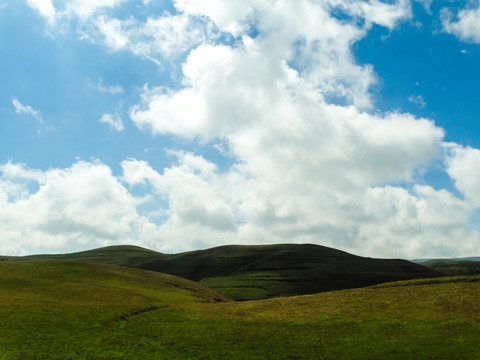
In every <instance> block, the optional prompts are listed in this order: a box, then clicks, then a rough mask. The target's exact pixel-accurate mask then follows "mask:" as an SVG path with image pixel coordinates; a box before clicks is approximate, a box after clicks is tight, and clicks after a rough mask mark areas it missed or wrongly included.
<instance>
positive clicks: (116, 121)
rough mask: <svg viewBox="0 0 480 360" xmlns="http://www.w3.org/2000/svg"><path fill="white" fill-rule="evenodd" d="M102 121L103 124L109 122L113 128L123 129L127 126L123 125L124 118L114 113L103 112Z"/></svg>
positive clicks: (116, 129)
mask: <svg viewBox="0 0 480 360" xmlns="http://www.w3.org/2000/svg"><path fill="white" fill-rule="evenodd" d="M100 122H101V123H103V124H108V125H109V126H110V128H111V129H112V130H115V131H123V130H125V127H124V126H123V121H122V118H121V117H120V116H118V115H112V114H103V116H102V118H101V119H100Z"/></svg>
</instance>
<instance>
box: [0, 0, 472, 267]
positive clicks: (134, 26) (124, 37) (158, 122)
mask: <svg viewBox="0 0 480 360" xmlns="http://www.w3.org/2000/svg"><path fill="white" fill-rule="evenodd" d="M80 3H82V4H80ZM121 3H122V2H121V1H103V2H98V1H97V2H95V3H94V2H75V1H73V2H71V3H69V5H66V7H65V9H64V10H63V11H64V13H65V14H75V16H77V17H78V18H79V19H80V20H81V21H82V22H83V25H82V27H81V29H82V31H81V33H82V36H83V38H84V39H89V40H90V41H93V42H95V43H100V44H103V46H105V47H106V48H107V49H108V50H109V51H130V52H132V53H133V54H135V55H137V56H140V57H144V58H149V59H152V60H154V61H155V62H156V63H158V64H161V63H162V62H164V61H168V60H169V59H170V60H171V59H176V58H181V59H182V60H180V61H181V64H180V67H181V76H182V77H181V79H180V80H179V81H178V83H177V84H175V85H176V86H172V87H168V86H162V87H158V86H149V85H147V84H142V85H144V87H143V89H144V90H143V92H142V95H141V99H140V101H139V103H138V104H137V105H135V106H133V107H132V108H131V109H130V117H131V121H132V122H133V123H134V124H135V125H136V126H137V127H138V128H139V129H142V130H143V131H146V132H150V133H152V134H157V135H160V134H161V135H168V136H172V137H175V138H180V139H183V140H184V141H186V142H187V143H195V144H199V145H200V146H204V147H206V148H216V149H219V148H220V149H221V150H222V152H221V155H222V156H224V157H227V158H228V159H230V160H231V161H230V162H231V164H232V165H230V166H228V167H227V168H223V167H221V166H219V164H217V163H216V162H215V161H214V160H212V159H209V158H208V156H202V155H200V154H196V153H194V152H192V151H189V150H183V151H178V150H175V151H173V150H169V151H168V153H169V154H170V156H171V157H172V158H173V159H174V161H173V163H171V164H168V165H167V166H165V168H164V169H155V168H154V167H152V165H150V164H149V163H147V162H145V161H143V160H141V159H133V158H130V159H126V160H125V161H123V162H122V164H121V165H122V173H121V174H116V175H114V174H113V173H112V171H111V169H110V168H109V166H107V165H106V164H103V163H102V162H100V161H93V162H82V161H79V162H77V163H75V164H73V165H72V166H71V167H70V168H66V169H51V170H47V171H40V170H33V169H29V168H28V167H26V166H25V165H22V164H14V163H8V164H4V165H2V167H0V171H1V172H0V174H1V176H0V205H1V206H0V209H2V210H0V223H2V224H9V225H8V226H7V227H2V228H1V229H0V239H2V240H0V252H3V253H5V252H9V253H22V252H25V251H31V249H35V250H36V249H42V248H45V249H57V250H58V251H60V250H61V249H63V248H65V247H67V245H68V246H70V247H71V246H76V247H84V248H85V247H93V246H98V245H107V244H113V243H136V244H142V245H144V246H148V247H152V248H155V249H159V250H161V251H167V252H168V251H182V250H191V249H196V248H205V247H210V246H215V245H220V244H233V243H241V244H261V243H279V242H297V243H303V242H311V243H317V244H323V245H327V246H333V247H337V248H341V249H344V250H347V251H351V252H354V253H357V254H363V255H368V256H391V257H421V256H454V255H462V254H472V253H473V252H475V251H476V249H478V246H479V245H480V234H479V232H478V231H476V230H474V229H470V228H469V225H468V224H469V219H470V217H471V216H472V214H473V213H474V212H475V211H476V209H477V208H478V207H479V206H480V188H479V187H478V184H477V183H476V182H475V180H474V179H475V174H476V173H478V171H479V170H480V155H479V154H480V151H479V150H476V149H472V148H468V147H463V146H461V145H459V144H451V143H445V142H444V131H443V130H442V129H441V128H439V127H437V126H436V125H435V124H434V123H433V122H432V121H431V120H429V119H424V118H418V117H416V116H414V115H412V114H405V113H398V112H395V111H392V112H390V113H385V114H380V113H378V112H375V111H372V109H374V106H373V101H372V98H371V94H370V92H369V89H370V87H371V86H372V85H373V84H374V83H375V82H376V75H375V72H374V69H373V67H372V66H369V65H360V64H357V63H356V61H355V58H354V56H353V55H352V51H351V47H352V45H353V44H354V43H355V42H357V41H359V40H360V39H362V38H363V37H364V36H365V35H366V34H367V33H368V31H369V30H370V29H371V28H372V26H374V25H376V26H382V27H386V28H388V29H390V30H391V31H395V28H396V26H397V25H398V24H399V23H400V22H402V21H405V20H408V19H410V18H411V16H412V12H411V4H410V2H409V1H406V0H405V1H404V0H399V1H395V2H389V3H383V2H380V1H376V0H371V1H359V0H358V1H348V2H346V1H342V0H324V1H315V2H314V1H308V0H298V1H289V0H277V1H273V0H269V1H265V0H262V1H260V0H248V1H245V0H244V1H236V0H235V1H233V0H232V1H221V0H208V1H201V2H199V1H193V0H177V1H174V6H175V8H176V13H175V14H170V13H167V12H165V13H163V14H162V15H160V16H155V17H148V18H147V19H144V20H137V19H134V18H128V19H116V18H114V17H112V16H111V15H108V14H107V13H105V12H104V11H103V10H104V9H105V8H110V7H114V6H118V5H120V4H121ZM29 4H30V5H31V6H32V8H34V9H36V10H38V12H39V13H40V15H42V16H44V17H45V18H46V19H47V20H48V19H50V18H51V17H52V15H51V14H52V13H53V14H56V13H57V12H58V11H59V10H55V9H54V11H53V12H52V10H51V7H50V2H48V1H46V2H41V1H29ZM338 14H341V16H339V15H338ZM69 16H70V15H69ZM470 16H476V15H469V13H468V14H467V13H463V12H460V13H459V16H458V19H459V20H458V22H451V20H448V19H446V18H444V27H445V29H446V31H449V32H452V33H454V34H456V35H457V36H459V37H460V38H462V39H463V38H465V39H474V40H475V37H474V36H473V35H465V34H463V33H462V32H461V30H459V29H461V28H463V25H461V24H464V23H465V24H466V23H467V22H468V21H470V20H469V19H470ZM465 19H466V20H465ZM49 21H50V20H49ZM50 22H51V21H50ZM87 23H88V26H86V24H87ZM467 27H468V26H467ZM475 41H476V40H475ZM420 100H422V101H423V98H420V97H416V98H412V101H418V102H420ZM101 121H102V122H105V123H107V124H110V125H111V126H112V127H113V128H114V129H117V130H122V129H123V124H122V128H121V129H120V123H118V122H117V121H116V119H115V118H114V117H113V116H112V115H109V114H106V115H104V117H103V118H102V120H101ZM438 164H441V166H442V167H443V169H444V171H445V172H446V174H448V176H450V178H451V179H452V181H453V182H454V184H455V187H456V189H457V190H458V191H459V193H460V194H461V195H462V196H461V197H460V196H457V195H455V194H453V193H451V192H449V191H447V190H444V189H435V188H433V187H432V186H429V185H428V184H425V183H424V181H423V180H422V179H423V174H424V173H425V172H426V171H427V170H428V169H429V168H430V167H432V166H439V165H438ZM138 193H142V194H143V195H142V196H138V195H134V194H138ZM147 205H149V206H147ZM152 208H154V209H153V210H152ZM72 244H73V245H72Z"/></svg>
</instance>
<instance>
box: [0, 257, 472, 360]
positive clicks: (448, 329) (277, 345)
mask: <svg viewBox="0 0 480 360" xmlns="http://www.w3.org/2000/svg"><path fill="white" fill-rule="evenodd" d="M479 299H480V277H479V276H464V277H451V278H441V279H428V280H412V281H405V282H396V283H389V284H383V285H377V286H373V287H367V288H362V289H351V290H342V291H332V292H326V293H321V294H316V295H304V296H296V297H288V298H283V297H282V298H274V299H269V300H260V301H246V302H233V301H230V300H229V299H228V298H226V297H224V296H223V295H221V294H219V293H217V292H216V291H214V290H211V289H209V288H207V287H204V286H202V285H201V284H197V283H194V282H190V281H188V280H184V279H181V278H178V277H174V276H169V275H164V274H160V273H154V272H150V271H143V270H138V269H132V268H126V267H120V266H114V265H101V264H86V263H70V262H62V261H24V262H2V263H0V319H1V322H0V359H22V360H23V359H480V349H479V347H478V339H480V301H479Z"/></svg>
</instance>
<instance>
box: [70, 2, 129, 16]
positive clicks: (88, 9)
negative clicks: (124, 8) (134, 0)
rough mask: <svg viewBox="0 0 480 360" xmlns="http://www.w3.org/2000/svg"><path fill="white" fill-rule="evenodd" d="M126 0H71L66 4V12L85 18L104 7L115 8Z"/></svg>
mask: <svg viewBox="0 0 480 360" xmlns="http://www.w3.org/2000/svg"><path fill="white" fill-rule="evenodd" d="M124 2H126V0H73V1H70V2H69V3H68V4H67V6H66V12H67V14H68V13H73V14H75V15H76V16H78V17H79V18H80V19H81V20H86V19H88V18H90V17H92V16H93V15H94V14H96V13H98V12H99V11H100V10H102V9H105V8H115V7H117V6H119V5H121V4H122V3H124Z"/></svg>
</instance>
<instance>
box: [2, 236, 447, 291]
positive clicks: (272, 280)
mask: <svg viewBox="0 0 480 360" xmlns="http://www.w3.org/2000/svg"><path fill="white" fill-rule="evenodd" d="M25 259H57V260H60V259H61V260H64V261H88V262H94V263H107V264H117V265H125V266H131V267H136V268H140V269H146V270H152V271H156V272H161V273H167V274H172V275H176V276H180V277H182V278H185V279H189V280H193V281H197V282H201V283H203V284H204V285H207V286H208V287H211V288H213V289H216V290H218V291H219V292H222V293H223V294H225V295H226V296H228V297H231V298H233V299H235V300H257V299H265V298H272V297H278V296H294V295H303V294H314V293H318V292H323V291H332V290H340V289H349V288H358V287H363V286H369V285H374V284H379V283H384V282H389V281H397V280H407V279H416V278H430V277H437V276H440V275H441V274H440V273H438V272H437V271H435V270H432V269H430V268H426V267H424V266H421V265H418V264H414V263H412V262H409V261H405V260H398V259H372V258H364V257H360V256H355V255H352V254H349V253H346V252H343V251H340V250H336V249H332V248H328V247H324V246H319V245H312V244H303V245H298V244H281V245H264V246H233V245H232V246H220V247H215V248H211V249H207V250H200V251H192V252H186V253H180V254H170V255H167V254H161V253H158V252H155V251H152V250H147V249H143V248H140V247H135V246H112V247H107V248H101V249H95V250H90V251H84V252H79V253H73V254H64V255H37V256H29V257H25V258H16V260H25ZM10 260H12V259H11V258H10Z"/></svg>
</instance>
